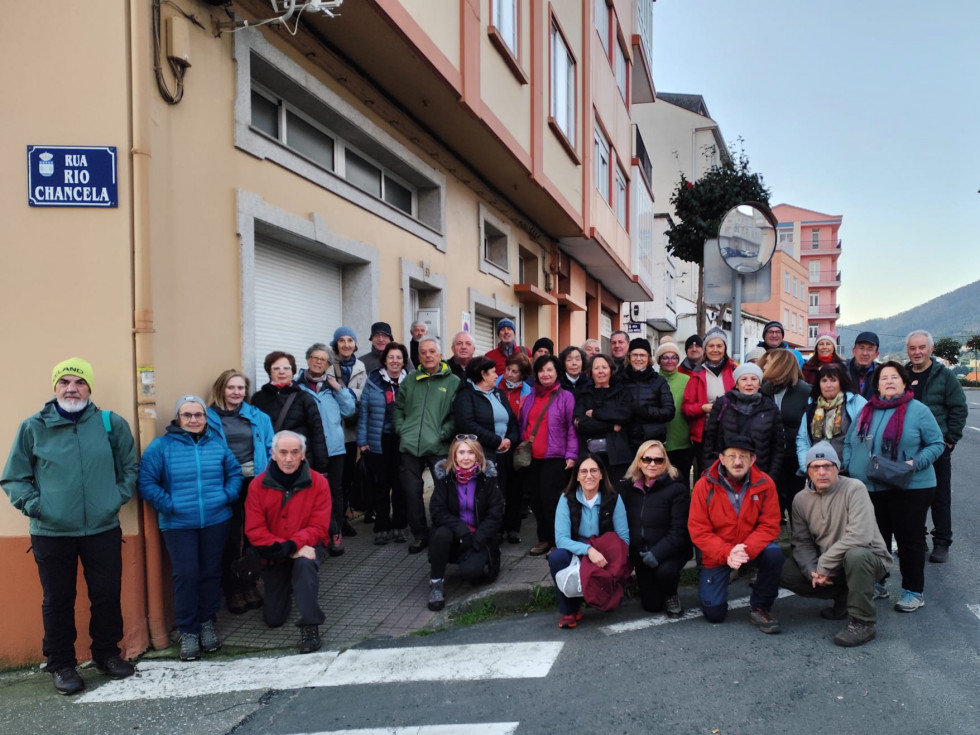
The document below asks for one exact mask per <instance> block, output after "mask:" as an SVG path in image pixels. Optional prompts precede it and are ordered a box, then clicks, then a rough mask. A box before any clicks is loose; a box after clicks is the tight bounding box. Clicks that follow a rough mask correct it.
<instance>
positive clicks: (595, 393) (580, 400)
mask: <svg viewBox="0 0 980 735" xmlns="http://www.w3.org/2000/svg"><path fill="white" fill-rule="evenodd" d="M629 400H630V398H629V395H628V394H627V393H626V391H625V389H624V388H623V387H622V386H620V385H613V386H610V387H608V388H596V387H595V384H594V383H590V384H589V385H588V386H587V387H586V388H584V389H583V390H582V391H581V392H580V393H576V395H575V430H576V431H577V432H578V436H579V444H578V446H579V455H580V456H583V455H585V454H588V452H589V449H588V443H587V442H588V440H589V439H603V438H605V439H606V446H607V449H606V459H607V460H608V461H609V464H620V465H621V464H629V462H630V461H631V460H632V459H633V453H632V452H631V451H630V447H629V442H628V440H627V432H628V430H629V422H630V419H631V418H632V417H633V409H632V408H631V407H630V404H629ZM589 410H591V411H592V416H591V417H589V416H586V415H585V413H586V411H589ZM616 424H619V425H620V426H621V427H622V429H621V430H620V431H618V432H617V431H613V426H614V425H616Z"/></svg>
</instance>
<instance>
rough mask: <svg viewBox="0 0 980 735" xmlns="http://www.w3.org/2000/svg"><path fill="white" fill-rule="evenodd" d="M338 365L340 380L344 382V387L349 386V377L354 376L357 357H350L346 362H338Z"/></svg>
mask: <svg viewBox="0 0 980 735" xmlns="http://www.w3.org/2000/svg"><path fill="white" fill-rule="evenodd" d="M338 362H339V363H340V379H341V380H343V381H344V385H350V376H351V375H353V374H354V363H355V362H357V357H355V356H354V355H351V356H350V358H348V359H347V360H338Z"/></svg>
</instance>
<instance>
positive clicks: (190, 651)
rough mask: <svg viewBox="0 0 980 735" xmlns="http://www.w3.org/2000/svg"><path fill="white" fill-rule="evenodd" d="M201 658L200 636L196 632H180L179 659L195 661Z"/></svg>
mask: <svg viewBox="0 0 980 735" xmlns="http://www.w3.org/2000/svg"><path fill="white" fill-rule="evenodd" d="M199 658H201V638H200V636H198V635H197V634H196V633H181V634H180V660H181V661H197V660H198V659H199Z"/></svg>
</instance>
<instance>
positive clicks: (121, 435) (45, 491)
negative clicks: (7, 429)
mask: <svg viewBox="0 0 980 735" xmlns="http://www.w3.org/2000/svg"><path fill="white" fill-rule="evenodd" d="M109 422H110V427H111V429H112V430H111V431H109V432H107V431H106V429H105V425H104V424H103V419H102V412H101V411H100V410H99V409H98V408H97V407H96V406H95V405H94V404H92V403H89V405H88V406H86V407H85V409H84V411H83V412H82V415H81V418H79V420H78V423H77V424H73V423H72V422H71V421H69V420H68V419H66V418H64V417H62V416H61V414H59V413H58V410H57V409H56V408H55V401H54V399H52V400H50V401H48V402H47V403H46V404H44V408H42V409H41V410H40V411H39V412H38V413H36V414H34V415H33V416H31V417H30V418H29V419H26V420H25V421H24V422H23V423H21V425H20V428H19V429H18V430H17V436H16V437H15V439H14V444H13V447H11V450H10V456H9V457H8V458H7V465H6V467H4V469H3V475H2V476H0V485H3V490H4V492H5V493H7V495H8V496H9V497H10V502H11V503H13V506H14V507H15V508H17V509H18V510H19V511H20V512H21V513H23V514H24V515H26V516H28V517H29V518H30V519H31V526H30V528H31V534H32V535H37V536H91V535H94V534H97V533H102V532H104V531H109V530H111V529H113V528H116V527H117V526H119V508H120V507H122V505H123V504H124V503H125V502H126V501H127V500H129V499H130V497H132V495H133V489H134V488H135V486H136V451H135V445H134V443H133V435H132V433H131V432H130V430H129V424H128V423H126V420H125V419H124V418H122V417H121V416H117V415H116V414H114V413H110V414H109Z"/></svg>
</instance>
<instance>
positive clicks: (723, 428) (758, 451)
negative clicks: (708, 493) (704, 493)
mask: <svg viewBox="0 0 980 735" xmlns="http://www.w3.org/2000/svg"><path fill="white" fill-rule="evenodd" d="M741 397H742V394H741V393H739V392H738V391H736V390H734V389H733V390H730V391H728V393H726V394H725V395H724V396H722V397H721V398H719V399H718V400H717V401H715V405H714V406H713V407H712V409H711V413H710V414H708V418H707V420H706V421H705V424H704V464H705V466H706V467H707V466H708V465H710V464H711V463H712V462H714V461H715V460H717V459H718V455H719V454H720V453H721V452H723V451H724V450H725V447H726V446H727V437H730V436H736V435H742V436H747V437H749V438H750V439H751V440H752V443H753V444H754V445H755V466H756V467H757V468H758V469H760V470H762V471H763V472H765V473H766V474H768V475H770V476H772V477H778V476H779V470H780V469H781V468H782V465H783V451H784V449H785V441H784V435H785V432H784V430H783V417H782V414H781V413H780V411H779V407H778V406H777V405H776V402H775V401H773V399H772V398H770V397H769V396H766V395H761V394H760V395H759V398H758V399H756V400H754V401H752V402H750V403H747V404H746V405H747V406H748V412H747V413H741V412H740V411H739V410H738V409H737V408H736V404H737V402H739V400H740V398H741Z"/></svg>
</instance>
